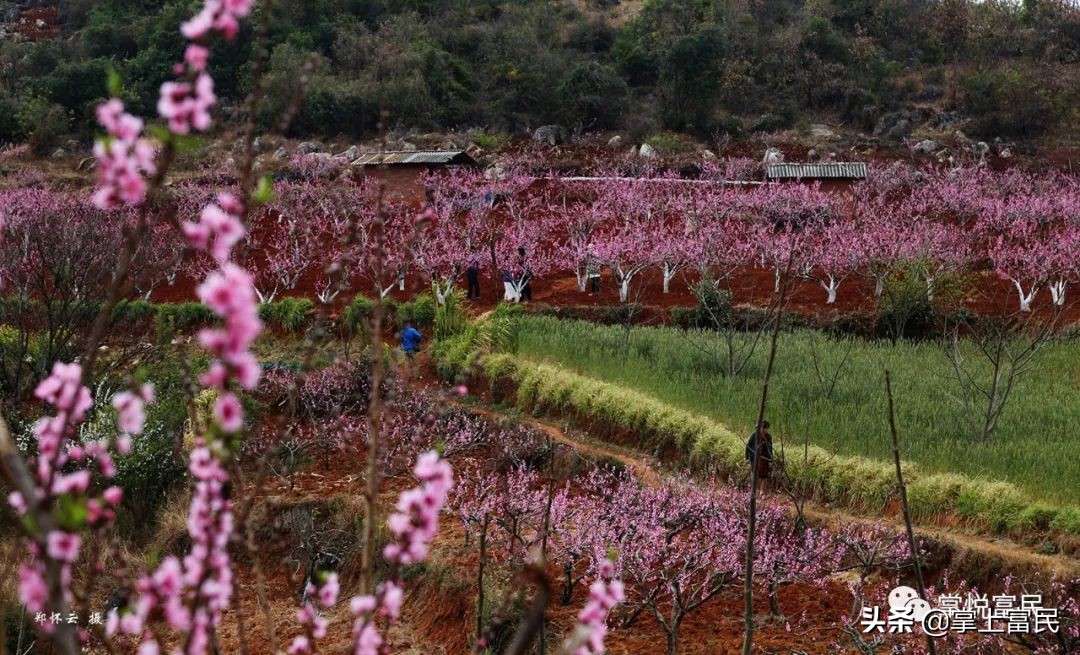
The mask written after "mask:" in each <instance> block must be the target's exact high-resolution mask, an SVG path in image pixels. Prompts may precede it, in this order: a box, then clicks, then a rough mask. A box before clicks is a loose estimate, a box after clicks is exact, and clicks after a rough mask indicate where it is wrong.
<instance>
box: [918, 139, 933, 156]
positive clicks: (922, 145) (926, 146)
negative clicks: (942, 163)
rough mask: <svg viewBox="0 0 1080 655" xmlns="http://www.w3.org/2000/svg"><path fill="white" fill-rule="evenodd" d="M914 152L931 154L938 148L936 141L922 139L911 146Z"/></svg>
mask: <svg viewBox="0 0 1080 655" xmlns="http://www.w3.org/2000/svg"><path fill="white" fill-rule="evenodd" d="M913 149H914V150H915V152H918V153H922V154H924V155H929V154H932V153H933V152H934V151H935V150H937V149H938V142H937V141H934V140H933V139H923V140H922V141H919V142H918V143H916V144H915V147H914V148H913Z"/></svg>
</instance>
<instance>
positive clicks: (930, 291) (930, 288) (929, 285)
mask: <svg viewBox="0 0 1080 655" xmlns="http://www.w3.org/2000/svg"><path fill="white" fill-rule="evenodd" d="M925 280H926V299H927V300H929V301H930V302H934V282H935V281H936V280H937V276H935V275H927V276H926V278H925Z"/></svg>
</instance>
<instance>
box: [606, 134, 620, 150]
mask: <svg viewBox="0 0 1080 655" xmlns="http://www.w3.org/2000/svg"><path fill="white" fill-rule="evenodd" d="M607 147H609V148H621V147H622V137H621V136H619V135H618V134H616V135H615V136H613V137H611V138H610V139H608V141H607Z"/></svg>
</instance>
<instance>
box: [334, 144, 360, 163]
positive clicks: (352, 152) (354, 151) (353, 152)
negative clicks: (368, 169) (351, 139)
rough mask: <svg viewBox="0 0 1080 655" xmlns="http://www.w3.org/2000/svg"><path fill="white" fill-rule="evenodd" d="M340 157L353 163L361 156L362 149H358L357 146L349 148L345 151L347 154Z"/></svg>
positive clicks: (344, 153)
mask: <svg viewBox="0 0 1080 655" xmlns="http://www.w3.org/2000/svg"><path fill="white" fill-rule="evenodd" d="M338 156H339V157H344V158H345V159H348V160H349V161H352V160H354V159H356V158H357V157H359V156H360V148H357V147H356V146H349V147H348V148H346V149H345V152H343V153H341V154H340V155H338Z"/></svg>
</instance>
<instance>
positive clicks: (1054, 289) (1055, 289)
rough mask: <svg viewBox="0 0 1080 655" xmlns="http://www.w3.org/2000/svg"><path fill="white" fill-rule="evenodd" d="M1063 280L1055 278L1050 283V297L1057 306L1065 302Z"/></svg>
mask: <svg viewBox="0 0 1080 655" xmlns="http://www.w3.org/2000/svg"><path fill="white" fill-rule="evenodd" d="M1065 284H1066V283H1065V280H1063V279H1062V280H1056V281H1054V282H1051V283H1050V297H1051V298H1052V299H1053V300H1054V304H1055V305H1057V306H1058V307H1060V306H1062V305H1064V304H1065Z"/></svg>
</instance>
